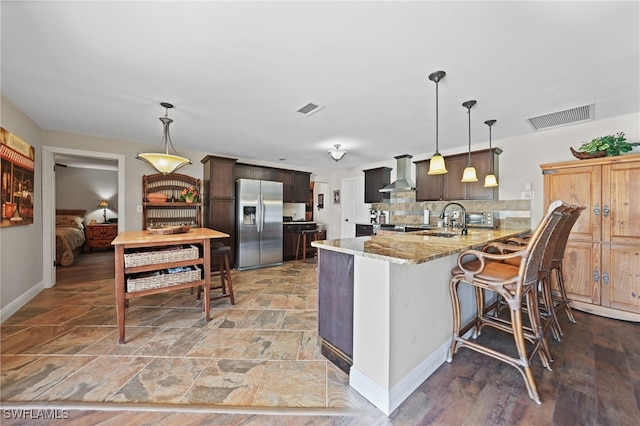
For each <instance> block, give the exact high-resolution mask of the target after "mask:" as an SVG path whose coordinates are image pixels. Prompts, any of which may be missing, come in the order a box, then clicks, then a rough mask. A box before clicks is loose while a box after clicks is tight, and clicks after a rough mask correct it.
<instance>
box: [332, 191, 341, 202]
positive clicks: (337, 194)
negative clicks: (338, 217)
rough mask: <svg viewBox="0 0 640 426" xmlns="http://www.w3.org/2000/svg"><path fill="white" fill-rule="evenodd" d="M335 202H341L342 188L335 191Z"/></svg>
mask: <svg viewBox="0 0 640 426" xmlns="http://www.w3.org/2000/svg"><path fill="white" fill-rule="evenodd" d="M333 204H340V190H339V189H336V190H335V191H333Z"/></svg>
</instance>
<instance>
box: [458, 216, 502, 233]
mask: <svg viewBox="0 0 640 426" xmlns="http://www.w3.org/2000/svg"><path fill="white" fill-rule="evenodd" d="M498 219H499V217H498V212H468V213H467V218H466V222H467V227H468V228H492V229H498V227H499V224H500V222H499V221H498Z"/></svg>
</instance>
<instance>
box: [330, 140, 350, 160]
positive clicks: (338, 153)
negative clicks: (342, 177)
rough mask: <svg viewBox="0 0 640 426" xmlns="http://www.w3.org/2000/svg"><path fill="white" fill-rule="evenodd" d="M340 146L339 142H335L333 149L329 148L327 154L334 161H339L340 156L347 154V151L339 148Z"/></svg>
mask: <svg viewBox="0 0 640 426" xmlns="http://www.w3.org/2000/svg"><path fill="white" fill-rule="evenodd" d="M340 146H341V145H340V144H339V143H337V144H335V145H334V148H333V149H330V150H329V155H330V156H331V158H333V159H334V160H335V161H340V160H341V159H342V157H344V156H345V155H347V151H345V150H344V149H340Z"/></svg>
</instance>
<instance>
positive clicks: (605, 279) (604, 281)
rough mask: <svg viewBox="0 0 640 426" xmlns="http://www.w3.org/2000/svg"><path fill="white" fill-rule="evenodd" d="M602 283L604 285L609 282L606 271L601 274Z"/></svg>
mask: <svg viewBox="0 0 640 426" xmlns="http://www.w3.org/2000/svg"><path fill="white" fill-rule="evenodd" d="M602 283H603V284H604V285H608V284H609V273H608V272H604V273H603V274H602Z"/></svg>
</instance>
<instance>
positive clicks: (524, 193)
mask: <svg viewBox="0 0 640 426" xmlns="http://www.w3.org/2000/svg"><path fill="white" fill-rule="evenodd" d="M522 199H523V200H533V191H522Z"/></svg>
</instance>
